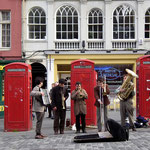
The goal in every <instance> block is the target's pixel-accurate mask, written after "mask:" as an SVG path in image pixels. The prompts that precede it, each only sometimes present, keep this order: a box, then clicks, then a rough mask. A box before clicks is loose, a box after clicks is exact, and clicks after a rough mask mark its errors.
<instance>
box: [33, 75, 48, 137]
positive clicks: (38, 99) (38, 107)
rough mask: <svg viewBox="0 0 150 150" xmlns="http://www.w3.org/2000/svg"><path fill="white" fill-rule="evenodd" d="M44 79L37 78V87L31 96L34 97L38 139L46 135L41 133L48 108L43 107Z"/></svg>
mask: <svg viewBox="0 0 150 150" xmlns="http://www.w3.org/2000/svg"><path fill="white" fill-rule="evenodd" d="M43 82H44V79H43V78H41V77H36V79H35V84H36V86H35V87H34V88H33V90H32V91H31V93H30V95H31V96H33V112H35V113H36V118H37V122H36V130H35V132H36V136H35V138H36V139H43V138H44V137H46V136H44V135H42V133H41V128H42V122H43V118H44V114H45V109H46V107H45V106H44V105H43V100H42V96H44V93H42V92H41V90H40V89H41V87H42V86H43Z"/></svg>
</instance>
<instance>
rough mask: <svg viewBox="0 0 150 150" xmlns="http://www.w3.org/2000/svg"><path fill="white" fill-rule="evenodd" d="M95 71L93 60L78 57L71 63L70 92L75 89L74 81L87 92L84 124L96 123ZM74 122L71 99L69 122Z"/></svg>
mask: <svg viewBox="0 0 150 150" xmlns="http://www.w3.org/2000/svg"><path fill="white" fill-rule="evenodd" d="M96 77H97V73H96V71H95V70H94V62H93V61H90V60H86V59H80V60H76V61H73V62H72V63H71V92H72V91H73V90H74V89H75V83H76V82H77V81H80V82H81V84H82V88H84V89H85V90H86V92H87V93H88V99H87V100H86V104H87V114H86V125H96V107H95V106H94V103H95V98H94V86H96ZM74 123H75V115H74V102H73V100H71V124H72V125H73V124H74Z"/></svg>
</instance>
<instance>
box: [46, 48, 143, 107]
mask: <svg viewBox="0 0 150 150" xmlns="http://www.w3.org/2000/svg"><path fill="white" fill-rule="evenodd" d="M46 54H47V58H48V59H47V60H48V62H47V64H48V65H47V67H48V68H47V72H48V76H47V79H48V81H47V82H49V83H52V82H56V81H58V80H59V79H60V78H65V79H66V81H67V83H66V86H67V87H68V89H69V91H70V82H71V79H70V74H71V62H72V61H74V60H78V59H88V60H91V61H93V62H94V63H95V67H94V68H95V71H96V72H97V75H98V76H104V75H105V76H106V81H107V84H108V85H109V87H110V91H111V92H110V95H109V98H110V101H111V104H110V106H109V108H110V109H118V108H119V101H118V98H117V95H116V93H115V90H116V89H117V88H118V87H119V86H120V85H122V80H123V74H125V73H126V71H125V69H127V68H128V69H130V70H132V71H134V72H136V60H137V58H139V57H140V56H143V54H122V55H121V54H116V55H112V54H74V55H71V54H70V55H69V54H63V53H62V54H61V53H59V54H55V53H50V52H48V51H47V52H46ZM133 82H134V84H135V87H136V79H134V78H133ZM49 85H50V84H49ZM48 88H49V89H50V88H51V87H50V86H49V87H48ZM91 90H92V89H91ZM70 92H71V91H70ZM133 103H134V107H135V106H136V104H135V103H136V98H135V97H134V102H133ZM67 105H68V106H69V107H70V99H69V100H68V102H67Z"/></svg>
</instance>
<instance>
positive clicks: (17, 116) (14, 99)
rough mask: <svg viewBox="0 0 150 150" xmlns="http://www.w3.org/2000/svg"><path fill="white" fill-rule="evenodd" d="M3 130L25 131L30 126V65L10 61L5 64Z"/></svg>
mask: <svg viewBox="0 0 150 150" xmlns="http://www.w3.org/2000/svg"><path fill="white" fill-rule="evenodd" d="M4 86H5V102H4V106H5V110H4V130H5V131H26V130H30V129H31V128H32V100H31V97H30V91H31V89H32V75H31V66H30V65H28V64H25V63H11V64H8V65H6V66H5V77H4Z"/></svg>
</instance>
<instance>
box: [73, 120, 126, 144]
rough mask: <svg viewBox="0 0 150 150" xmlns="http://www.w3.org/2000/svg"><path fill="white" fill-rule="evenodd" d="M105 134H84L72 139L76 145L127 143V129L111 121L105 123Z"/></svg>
mask: <svg viewBox="0 0 150 150" xmlns="http://www.w3.org/2000/svg"><path fill="white" fill-rule="evenodd" d="M106 127H107V130H108V131H107V132H98V133H97V134H85V135H78V136H75V137H74V142H76V143H86V142H117V141H118V142H119V141H128V139H129V129H128V128H125V127H122V126H121V125H120V124H119V123H118V122H116V121H115V120H113V119H108V120H107V122H106Z"/></svg>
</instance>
